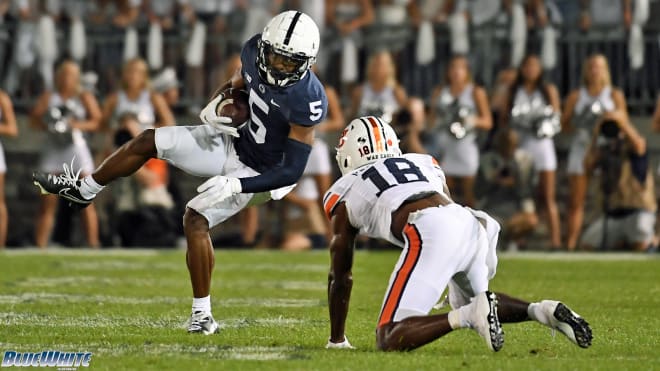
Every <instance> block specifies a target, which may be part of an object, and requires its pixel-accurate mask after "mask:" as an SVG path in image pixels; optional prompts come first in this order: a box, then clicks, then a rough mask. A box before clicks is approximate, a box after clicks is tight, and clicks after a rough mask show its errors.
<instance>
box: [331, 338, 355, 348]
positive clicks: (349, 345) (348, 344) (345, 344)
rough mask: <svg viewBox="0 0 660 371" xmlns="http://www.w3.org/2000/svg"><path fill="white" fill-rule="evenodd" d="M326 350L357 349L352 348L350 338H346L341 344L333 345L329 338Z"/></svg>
mask: <svg viewBox="0 0 660 371" xmlns="http://www.w3.org/2000/svg"><path fill="white" fill-rule="evenodd" d="M325 349H355V347H354V346H352V345H351V343H349V342H348V338H347V337H346V336H344V341H342V342H341V343H333V342H332V341H330V339H329V338H328V344H326V345H325Z"/></svg>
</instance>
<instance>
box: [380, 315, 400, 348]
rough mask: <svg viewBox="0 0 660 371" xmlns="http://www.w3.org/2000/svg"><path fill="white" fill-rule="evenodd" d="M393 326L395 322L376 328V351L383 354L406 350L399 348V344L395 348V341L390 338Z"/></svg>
mask: <svg viewBox="0 0 660 371" xmlns="http://www.w3.org/2000/svg"><path fill="white" fill-rule="evenodd" d="M395 325H396V322H390V323H386V324H384V325H381V326H378V328H377V329H376V347H377V348H378V350H382V351H384V352H392V351H402V350H406V349H403V348H401V344H398V346H397V342H396V339H393V338H392V336H391V334H392V330H393V329H394V326H395Z"/></svg>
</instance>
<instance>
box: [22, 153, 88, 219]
mask: <svg viewBox="0 0 660 371" xmlns="http://www.w3.org/2000/svg"><path fill="white" fill-rule="evenodd" d="M72 165H73V162H72ZM63 168H64V173H63V174H60V175H54V174H46V173H42V172H34V173H32V181H33V182H34V184H35V185H36V186H37V187H39V189H40V191H41V194H54V195H58V196H60V197H62V198H64V199H67V200H69V201H70V202H69V206H72V207H77V208H85V207H87V206H89V204H90V203H92V200H93V199H89V200H88V199H86V198H84V197H83V196H82V195H81V194H80V183H81V180H79V179H78V177H79V176H80V170H78V171H77V172H76V173H74V172H73V169H72V167H70V166H69V165H67V164H64V165H63Z"/></svg>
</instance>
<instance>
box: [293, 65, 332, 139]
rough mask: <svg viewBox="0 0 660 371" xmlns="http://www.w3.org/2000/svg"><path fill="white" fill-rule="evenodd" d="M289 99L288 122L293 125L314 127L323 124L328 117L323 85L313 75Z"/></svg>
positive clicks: (326, 98) (326, 99)
mask: <svg viewBox="0 0 660 371" xmlns="http://www.w3.org/2000/svg"><path fill="white" fill-rule="evenodd" d="M309 73H310V74H311V72H309ZM290 98H291V99H290V106H291V114H290V116H289V121H290V122H292V123H294V124H297V125H303V126H314V125H316V124H319V123H321V122H323V120H325V117H326V116H327V115H328V97H326V95H325V89H324V88H323V85H322V84H321V82H320V81H319V80H318V79H317V78H316V76H315V75H313V74H312V75H310V76H309V79H308V81H306V84H304V85H301V86H300V87H299V88H298V89H296V92H295V93H294V94H292V95H291V97H290Z"/></svg>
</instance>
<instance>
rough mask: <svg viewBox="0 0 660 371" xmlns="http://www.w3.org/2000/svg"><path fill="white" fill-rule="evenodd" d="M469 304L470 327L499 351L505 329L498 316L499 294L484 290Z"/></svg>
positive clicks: (490, 346)
mask: <svg viewBox="0 0 660 371" xmlns="http://www.w3.org/2000/svg"><path fill="white" fill-rule="evenodd" d="M469 305H471V308H470V314H469V317H470V318H469V319H468V323H469V324H470V328H472V329H473V330H475V331H476V332H477V333H478V334H479V336H481V337H482V338H483V339H484V340H486V344H487V345H488V348H489V349H490V350H492V351H494V352H497V351H499V350H500V349H502V345H504V330H502V325H501V324H500V319H499V317H498V316H497V296H496V295H495V294H494V293H492V292H490V291H486V292H482V293H480V294H478V295H477V296H476V297H475V298H474V300H473V301H472V303H470V304H469Z"/></svg>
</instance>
